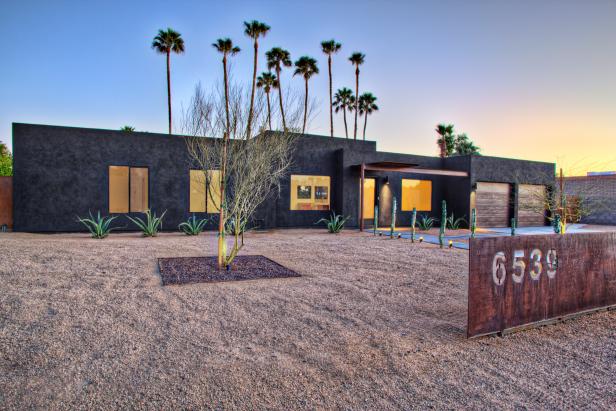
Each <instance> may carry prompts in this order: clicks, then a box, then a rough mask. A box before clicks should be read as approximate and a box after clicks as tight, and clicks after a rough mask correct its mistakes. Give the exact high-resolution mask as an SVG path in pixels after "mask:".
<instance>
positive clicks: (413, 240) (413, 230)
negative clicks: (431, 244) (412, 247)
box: [411, 207, 417, 243]
mask: <svg viewBox="0 0 616 411" xmlns="http://www.w3.org/2000/svg"><path fill="white" fill-rule="evenodd" d="M416 224H417V208H415V207H413V215H412V216H411V242H412V243H414V242H415V225H416Z"/></svg>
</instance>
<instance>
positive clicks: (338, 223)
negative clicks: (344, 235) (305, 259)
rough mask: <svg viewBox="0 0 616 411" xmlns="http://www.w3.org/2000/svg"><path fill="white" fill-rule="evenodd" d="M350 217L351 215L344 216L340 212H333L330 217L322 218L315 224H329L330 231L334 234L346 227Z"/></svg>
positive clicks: (328, 229)
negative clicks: (345, 224)
mask: <svg viewBox="0 0 616 411" xmlns="http://www.w3.org/2000/svg"><path fill="white" fill-rule="evenodd" d="M349 218H350V216H346V217H343V216H342V215H340V214H336V213H334V212H332V214H331V216H329V218H322V219H320V220H319V221H317V222H316V223H315V224H320V223H325V225H326V226H327V231H328V232H330V233H332V234H337V233H339V232H341V231H342V228H343V227H344V223H346V222H347V220H348V219H349Z"/></svg>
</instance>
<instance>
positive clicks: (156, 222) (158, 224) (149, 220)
mask: <svg viewBox="0 0 616 411" xmlns="http://www.w3.org/2000/svg"><path fill="white" fill-rule="evenodd" d="M165 213H167V210H165V211H164V212H163V213H162V214H161V215H160V217H157V216H156V213H152V210H146V211H145V213H143V214H145V219H141V218H139V217H135V218H133V217H130V216H126V218H128V219H129V220H130V221H132V222H133V223H135V225H136V226H137V227H139V229H140V230H141V232H142V233H143V236H144V237H156V236H157V235H158V232H159V231H160V230H161V229H162V227H163V217H164V216H165Z"/></svg>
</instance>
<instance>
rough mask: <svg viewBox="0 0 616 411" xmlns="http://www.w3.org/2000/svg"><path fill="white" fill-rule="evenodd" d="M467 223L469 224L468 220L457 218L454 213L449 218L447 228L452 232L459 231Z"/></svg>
mask: <svg viewBox="0 0 616 411" xmlns="http://www.w3.org/2000/svg"><path fill="white" fill-rule="evenodd" d="M466 223H467V221H466V218H464V217H460V218H455V217H454V215H453V212H452V213H451V215H450V216H449V217H447V228H449V229H450V230H459V229H460V226H462V224H466Z"/></svg>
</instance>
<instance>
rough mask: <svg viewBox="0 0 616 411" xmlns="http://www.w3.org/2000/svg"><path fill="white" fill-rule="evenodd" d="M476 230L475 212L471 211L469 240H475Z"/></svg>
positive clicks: (474, 210)
mask: <svg viewBox="0 0 616 411" xmlns="http://www.w3.org/2000/svg"><path fill="white" fill-rule="evenodd" d="M476 230H477V210H476V209H474V208H473V209H472V210H471V238H475V231H476Z"/></svg>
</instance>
